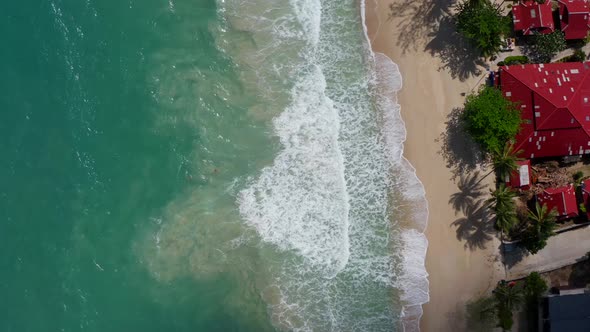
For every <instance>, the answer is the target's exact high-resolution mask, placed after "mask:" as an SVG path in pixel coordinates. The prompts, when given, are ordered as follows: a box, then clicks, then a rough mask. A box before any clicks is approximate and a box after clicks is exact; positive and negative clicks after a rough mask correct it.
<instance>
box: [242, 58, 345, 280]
mask: <svg viewBox="0 0 590 332" xmlns="http://www.w3.org/2000/svg"><path fill="white" fill-rule="evenodd" d="M325 85H326V83H325V80H324V79H323V75H322V73H321V71H320V70H319V68H317V67H315V66H314V67H313V68H312V70H311V71H310V73H308V74H306V75H304V76H303V77H302V78H301V80H300V81H299V82H297V84H296V85H295V87H294V88H293V92H292V95H293V102H292V104H291V105H290V106H289V107H288V108H287V109H286V110H285V111H284V112H283V113H282V114H281V115H280V116H279V117H277V118H276V119H275V120H274V127H275V131H276V134H277V135H278V136H279V137H280V141H281V144H282V146H283V151H282V152H281V153H280V154H279V155H278V156H277V157H276V159H275V161H274V163H273V165H272V166H270V167H266V168H265V169H263V170H262V174H261V175H260V176H259V178H258V179H257V180H256V182H255V183H254V184H253V185H252V186H250V187H249V188H248V189H246V190H244V191H242V192H241V193H240V201H239V203H240V213H241V214H242V215H243V216H244V218H245V220H246V222H247V223H248V224H249V225H250V226H253V227H255V228H256V229H257V230H258V232H259V234H260V236H261V237H262V239H264V240H265V241H267V242H269V243H273V244H275V245H276V246H278V247H279V248H281V249H283V250H296V251H297V252H298V253H299V254H300V255H302V256H303V257H305V258H306V260H307V261H308V262H309V263H310V264H312V265H313V266H315V267H317V268H318V269H321V270H323V271H325V273H326V276H330V277H333V276H335V275H336V274H337V273H338V272H339V271H340V270H342V268H343V267H344V266H345V265H346V262H347V260H348V256H349V248H348V197H347V192H346V185H345V181H344V167H343V161H342V154H341V152H340V148H339V144H338V132H339V129H340V126H339V125H338V124H339V121H340V119H339V117H338V114H337V113H336V110H335V109H334V107H333V105H332V102H331V101H330V100H329V99H328V98H327V97H326V95H325V93H324V90H325Z"/></svg>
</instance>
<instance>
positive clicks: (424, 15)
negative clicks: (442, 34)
mask: <svg viewBox="0 0 590 332" xmlns="http://www.w3.org/2000/svg"><path fill="white" fill-rule="evenodd" d="M455 1H456V0H418V1H416V0H405V1H396V2H395V3H392V4H390V5H389V19H392V18H394V17H395V18H396V19H397V20H398V24H397V26H396V30H397V31H398V32H399V37H398V40H397V46H399V47H401V49H402V52H403V53H405V52H406V51H407V50H413V51H418V45H417V44H416V41H417V40H426V38H428V37H429V36H430V34H431V33H432V31H436V30H438V28H439V27H438V25H439V22H440V20H441V18H442V17H444V16H450V15H451V13H450V11H451V7H452V6H453V5H454V3H455Z"/></svg>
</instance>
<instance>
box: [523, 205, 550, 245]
mask: <svg viewBox="0 0 590 332" xmlns="http://www.w3.org/2000/svg"><path fill="white" fill-rule="evenodd" d="M555 218H556V212H555V210H551V211H547V205H545V204H543V205H542V206H541V205H540V204H539V202H536V203H535V210H534V211H529V225H528V227H527V228H526V229H525V230H524V232H523V240H522V244H523V246H524V247H525V248H526V250H528V251H529V252H530V253H531V254H533V255H534V254H536V253H537V252H539V250H541V249H543V248H545V246H546V245H547V239H549V238H550V237H551V236H553V235H554V233H553V231H554V230H555V227H556V225H555Z"/></svg>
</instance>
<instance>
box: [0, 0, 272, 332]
mask: <svg viewBox="0 0 590 332" xmlns="http://www.w3.org/2000/svg"><path fill="white" fill-rule="evenodd" d="M216 10H217V8H216V4H215V2H214V1H211V0H197V1H182V2H178V3H176V4H175V7H174V9H173V10H171V8H170V5H169V3H167V2H162V1H141V2H138V1H118V0H117V1H67V0H66V1H58V0H56V1H53V2H51V1H5V2H2V4H0V36H1V37H2V40H3V47H2V49H1V50H0V72H1V73H2V78H1V79H0V91H1V93H0V109H1V111H0V132H1V134H0V135H1V137H2V139H1V141H0V154H1V155H2V158H1V161H0V220H1V223H0V250H1V251H2V253H3V254H2V256H1V258H0V275H1V278H0V294H2V298H3V301H2V302H1V304H0V331H5V332H9V331H15V332H17V331H18V332H24V331H82V330H85V331H207V330H208V331H212V330H218V331H221V330H225V331H232V330H234V331H254V330H265V329H268V328H269V326H268V322H265V321H262V322H260V321H252V319H250V318H248V317H244V315H243V314H242V313H240V312H237V311H235V310H232V309H231V308H228V307H229V306H228V305H226V301H228V300H227V296H228V294H229V293H231V292H232V291H233V290H234V289H235V288H237V287H240V285H238V284H237V282H236V280H232V279H231V278H230V277H224V275H219V276H217V277H216V278H213V279H195V278H189V277H184V278H181V279H180V280H176V281H175V282H174V283H173V284H170V283H167V284H166V283H161V282H159V281H157V280H155V279H154V278H153V277H152V276H151V275H150V274H149V272H148V270H147V268H146V266H145V264H143V263H142V258H141V255H138V253H137V252H136V251H135V250H134V243H135V242H136V241H137V238H138V237H139V236H140V235H139V234H141V233H142V232H147V231H151V230H152V229H153V227H152V224H153V221H151V220H153V218H154V217H155V216H158V215H159V213H161V212H160V211H161V210H162V209H163V208H164V206H165V205H166V204H168V202H169V201H171V200H173V199H174V197H176V196H179V195H182V193H183V192H185V191H187V190H190V188H194V187H198V186H207V185H210V182H212V180H211V179H210V177H212V174H213V173H212V169H213V168H214V167H215V166H214V165H212V166H211V167H208V165H205V164H203V163H202V162H201V161H200V160H197V159H199V158H203V156H202V155H199V153H200V151H195V149H196V147H198V146H201V147H203V145H206V144H205V143H207V142H204V140H207V139H209V137H210V136H213V133H212V134H209V133H206V132H203V131H204V130H205V129H209V130H215V126H218V125H219V123H220V122H223V121H222V120H219V121H216V120H215V119H214V118H213V117H212V116H211V115H209V114H208V112H210V111H211V109H213V108H215V109H216V111H217V112H223V113H224V116H227V118H231V121H228V122H224V123H223V126H224V127H225V129H226V130H235V128H231V127H229V126H232V122H233V125H234V126H238V125H239V123H240V121H246V120H244V119H243V117H244V115H243V114H244V113H245V112H244V111H245V107H246V106H247V105H243V106H242V107H240V106H236V107H233V106H229V105H227V104H225V103H223V102H221V101H219V100H217V99H218V98H215V96H209V95H205V93H203V95H204V97H207V98H208V100H207V103H208V105H200V104H199V103H197V102H196V101H198V98H199V97H200V91H199V89H204V90H209V89H211V90H213V89H212V88H211V87H210V86H211V85H212V84H213V83H212V82H210V81H208V80H207V79H203V78H202V77H199V76H198V75H196V73H198V72H200V71H201V70H202V71H204V72H217V73H223V75H225V76H227V77H230V78H231V77H232V75H233V74H232V69H231V64H230V62H229V60H228V59H227V58H226V57H224V56H223V55H221V54H219V52H218V51H217V49H216V47H215V45H214V40H213V37H212V35H211V32H210V29H211V26H210V25H212V24H213V25H214V24H216V20H217V12H216ZM172 66H176V69H174V68H172ZM183 71H191V73H192V74H193V75H187V74H186V72H185V73H183ZM204 75H206V74H204ZM158 77H160V79H162V80H164V79H165V80H175V81H176V83H175V84H176V87H175V89H176V91H175V92H174V94H175V97H176V98H178V99H180V102H181V103H183V104H182V106H178V107H174V106H173V104H174V101H170V100H159V99H158V96H157V95H156V94H158V93H159V92H158V91H159V89H160V88H161V87H160V86H158V82H157V79H158ZM204 92H205V91H204ZM207 92H208V91H207ZM173 97H174V96H173ZM182 99H186V100H182ZM189 103H194V104H192V105H190V107H186V108H185V107H184V106H189V105H188V104H189ZM171 104H172V105H171ZM207 108H208V109H207ZM201 115H202V116H201ZM183 117H186V118H188V117H190V118H192V119H194V121H193V122H191V121H188V120H187V121H183ZM173 118H175V119H177V120H176V121H173V122H172V121H166V119H173ZM195 122H196V123H195ZM226 152H227V154H232V147H231V146H227V150H226ZM253 153H256V152H255V151H253ZM246 169H247V167H244V170H246ZM224 171H226V170H224ZM258 302H259V301H258V300H257V299H256V298H253V299H252V305H253V306H254V307H256V306H257V303H258ZM259 305H260V306H261V310H263V311H264V306H263V304H261V303H259Z"/></svg>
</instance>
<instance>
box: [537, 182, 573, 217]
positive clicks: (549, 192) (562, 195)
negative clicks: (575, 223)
mask: <svg viewBox="0 0 590 332" xmlns="http://www.w3.org/2000/svg"><path fill="white" fill-rule="evenodd" d="M537 201H539V204H541V205H547V211H551V210H553V209H555V212H556V213H557V219H558V220H563V219H569V218H574V217H577V216H578V203H577V200H576V188H575V187H574V186H573V185H572V184H570V185H567V186H565V187H559V188H547V189H545V190H544V191H543V192H542V193H541V194H538V195H537Z"/></svg>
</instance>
